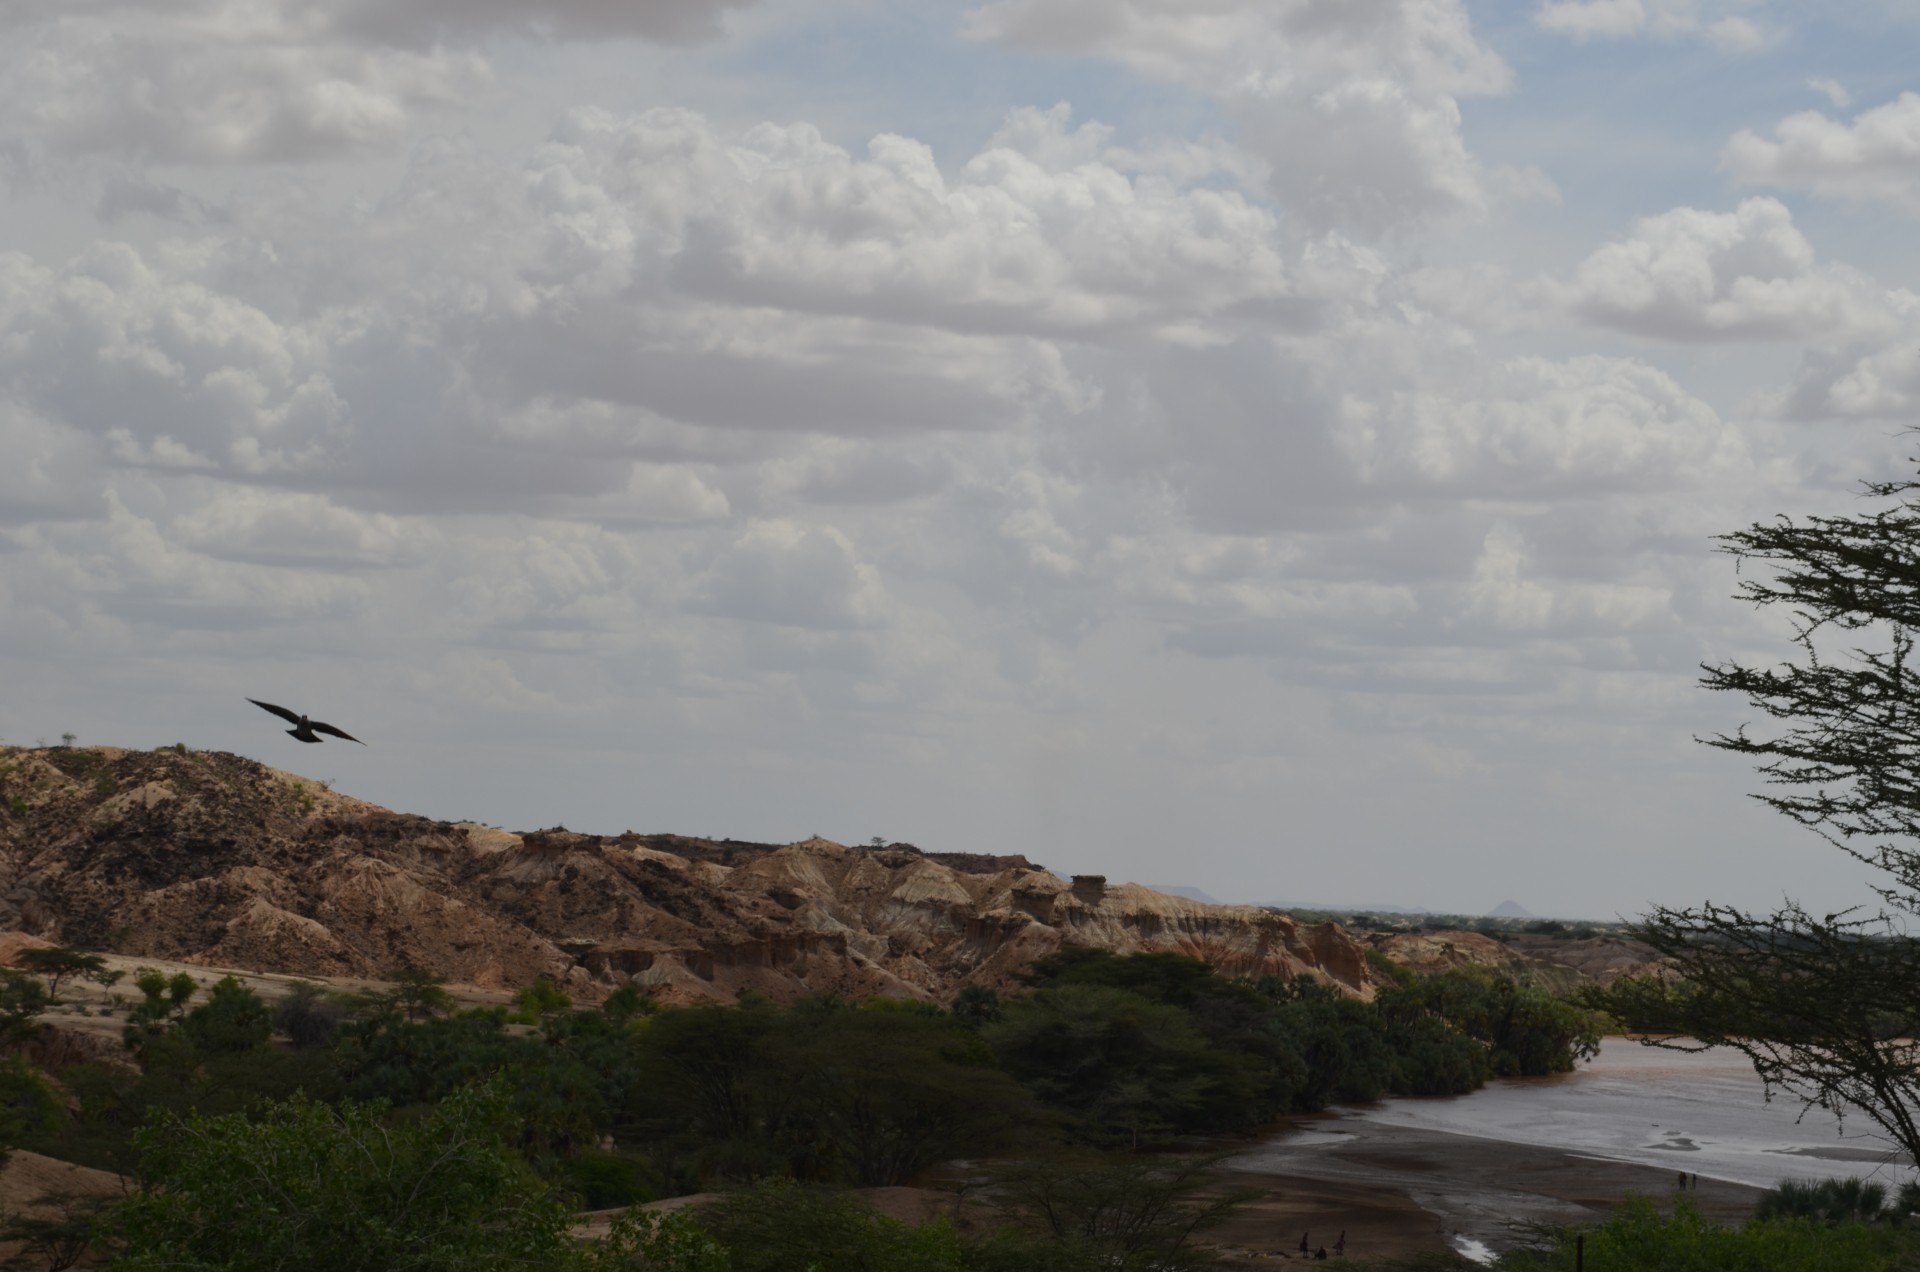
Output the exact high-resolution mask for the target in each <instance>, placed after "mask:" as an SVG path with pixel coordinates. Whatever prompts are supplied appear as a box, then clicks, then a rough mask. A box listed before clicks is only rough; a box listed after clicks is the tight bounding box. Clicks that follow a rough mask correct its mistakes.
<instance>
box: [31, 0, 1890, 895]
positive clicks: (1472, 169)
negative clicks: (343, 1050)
mask: <svg viewBox="0 0 1920 1272" xmlns="http://www.w3.org/2000/svg"><path fill="white" fill-rule="evenodd" d="M0 32H3V33H4V35H5V38H4V39H0V104H3V105H4V106H5V109H4V110H0V243H4V244H5V245H6V246H5V250H0V452H3V453H4V454H5V455H6V456H7V462H6V463H5V464H4V465H0V684H4V686H5V689H4V691H0V738H4V739H6V740H7V741H10V742H15V743H20V742H27V741H30V740H32V739H35V738H48V739H53V738H57V737H58V736H59V735H60V734H62V733H64V732H69V731H70V732H72V733H75V734H77V735H78V736H79V738H80V740H81V741H82V742H102V743H112V744H115V745H124V746H132V747H151V746H156V745H161V744H168V743H172V742H175V741H185V742H186V743H188V744H189V745H191V746H195V747H203V748H215V749H224V750H233V751H239V752H242V753H245V754H248V755H253V756H256V757H258V758H260V759H262V760H265V761H266V762H268V763H271V764H274V765H277V766H280V767H284V768H290V769H293V770H295V771H299V772H303V773H306V774H308V775H310V776H313V777H315V778H331V779H334V780H335V782H336V783H337V785H338V787H339V788H340V789H341V790H343V791H347V792H349V793H351V794H354V795H358V796H361V797H364V798H367V799H370V800H374V801H377V802H379V803H382V804H385V805H388V806H391V807H395V808H402V809H407V810H409V811H414V812H421V813H425V814H429V815H432V816H436V817H446V818H471V819H475V820H482V821H487V822H492V823H498V824H502V825H508V826H514V827H530V826H539V825H551V824H554V823H556V822H564V823H565V824H568V825H577V826H580V827H582V828H584V829H593V830H613V831H618V830H620V829H624V828H627V827H633V828H637V829H648V830H676V831H682V832H685V833H690V834H715V835H720V836H727V835H732V836H736V837H740V838H755V839H767V840H785V839H794V838H799V837H803V836H805V835H806V834H808V833H811V832H816V831H817V832H818V833H820V834H823V835H827V836H829V837H831V838H835V839H840V840H846V841H852V842H864V841H865V840H867V839H868V838H870V837H872V836H874V835H881V836H884V837H886V838H888V839H902V840H909V841H912V842H914V843H917V844H920V845H921V846H922V847H925V848H927V849H929V850H935V851H969V852H996V853H1025V854H1027V855H1029V856H1030V857H1032V858H1033V859H1034V860H1036V861H1042V862H1045V863H1046V864H1047V865H1049V866H1050V867H1052V868H1054V869H1057V870H1061V871H1064V872H1067V873H1073V872H1085V871H1097V872H1100V873H1104V874H1107V875H1109V876H1110V877H1115V878H1122V877H1128V876H1137V877H1155V878H1176V879H1180V880H1184V881H1186V882H1187V883H1188V884H1189V885H1190V886H1194V887H1198V888H1201V889H1204V890H1205V891H1207V892H1209V893H1212V894H1214V895H1216V896H1232V897H1275V896H1288V895H1293V896H1329V897H1338V896H1347V897H1366V896H1392V897H1399V898H1402V899H1403V900H1404V901H1405V902H1406V903H1407V904H1410V905H1415V906H1425V907H1428V908H1430V909H1433V910H1437V911H1450V912H1457V913H1475V912H1479V911H1481V910H1483V909H1484V908H1485V907H1487V906H1488V905H1491V904H1496V903H1498V902H1499V901H1500V900H1501V899H1503V898H1505V897H1508V896H1512V897H1517V898H1519V899H1521V900H1522V901H1523V902H1524V904H1525V905H1526V906H1527V907H1528V908H1529V909H1534V910H1537V911H1539V912H1540V913H1543V914H1565V913H1600V914H1621V913H1624V914H1634V913H1638V912H1640V911H1641V910H1643V909H1644V908H1645V907H1646V905H1647V903H1648V902H1649V901H1653V900H1662V901H1668V902H1678V903H1685V902H1692V901H1698V900H1701V899H1705V898H1709V897H1710V898H1712V899H1714V900H1716V901H1722V902H1733V903H1738V904H1742V905H1748V906H1760V907H1765V906H1771V905H1773V904H1775V903H1777V902H1778V901H1779V900H1780V899H1781V897H1782V896H1783V895H1792V896H1796V897H1798V898H1800V899H1802V900H1804V901H1805V902H1806V903H1807V904H1808V906H1809V907H1810V908H1813V909H1815V910H1817V911H1818V910H1824V909H1832V908H1837V907H1840V906H1844V905H1847V904H1851V903H1853V902H1855V901H1858V900H1860V899H1862V898H1863V897H1866V896H1867V895H1868V894H1867V892H1866V889H1865V887H1864V886H1863V878H1862V875H1861V874H1860V873H1858V872H1856V871H1855V870H1854V868H1853V867H1852V866H1850V865H1848V864H1847V863H1846V862H1845V861H1843V860H1842V859H1840V858H1839V857H1838V855H1837V854H1836V853H1834V852H1833V850H1831V849H1829V848H1826V847H1825V846H1823V845H1822V844H1821V843H1820V842H1819V841H1818V840H1817V839H1815V838H1814V837H1812V836H1810V835H1808V834H1806V833H1804V832H1801V831H1798V830H1796V829H1795V828H1793V827H1792V826H1789V825H1787V824H1785V823H1784V822H1781V821H1780V820H1779V819H1777V818H1775V817H1773V816H1772V815H1770V814H1769V813H1767V812H1766V810H1765V809H1763V808H1761V807H1759V806H1757V805H1755V804H1754V803H1753V802H1752V801H1751V800H1749V799H1747V798H1746V795H1747V793H1748V792H1750V791H1752V790H1753V789H1755V787H1756V785H1757V783H1756V779H1755V778H1754V776H1753V775H1752V774H1751V773H1750V772H1748V771H1747V770H1746V769H1745V768H1744V767H1743V766H1742V765H1740V764H1739V763H1738V762H1737V760H1735V759H1734V758H1733V757H1729V756H1726V755H1722V754H1717V753H1713V752H1710V751H1708V750H1707V749H1706V748H1703V747H1701V746H1699V745H1698V744H1697V743H1695V742H1694V741H1693V738H1694V737H1695V736H1696V735H1701V734H1710V733H1712V732H1715V731H1717V730H1723V729H1731V728H1734V727H1736V726H1738V725H1739V724H1740V723H1741V722H1743V721H1744V720H1746V719H1748V718H1749V713H1748V712H1747V711H1746V710H1745V709H1744V707H1743V706H1742V704H1740V703H1738V702H1734V701H1730V700H1726V699H1724V698H1714V697H1711V696H1709V695H1708V694H1706V693H1704V692H1703V691H1702V690H1700V689H1699V688H1698V687H1697V686H1696V684H1695V681H1696V678H1697V675H1698V665H1699V664H1700V663H1701V662H1703V661H1715V660H1720V659H1725V658H1739V659H1742V660H1748V661H1765V660H1769V659H1773V658H1777V657H1780V656H1783V655H1784V653H1785V652H1786V650H1785V646H1784V644H1783V639H1782V638H1783V634H1784V633H1783V629H1782V628H1781V627H1780V626H1779V625H1778V624H1775V623H1770V622H1762V621H1760V620H1759V619H1757V618H1756V617H1755V616H1754V615H1753V614H1751V613H1750V612H1748V611H1747V610H1746V609H1744V608H1743V607H1742V606H1740V605H1738V604H1736V603H1734V602H1733V601H1731V600H1730V599H1728V595H1729V593H1730V592H1731V591H1732V590H1733V588H1734V586H1735V578H1734V575H1733V572H1732V568H1731V563H1730V562H1729V561H1728V560H1727V559H1725V558H1724V557H1722V556H1719V555H1716V554H1715V552H1714V551H1713V546H1712V543H1711V539H1710V536H1712V535H1713V534H1715V533H1719V532H1724V531H1728V530H1732V529H1735V528H1737V527H1739V526H1741V525H1743V524H1745V523H1746V522H1748V521H1751V520H1754V519H1758V518H1764V517H1768V516H1772V515H1774V514H1777V513H1781V512H1792V513H1801V512H1835V511H1842V510H1845V509H1847V508H1849V507H1850V506H1851V501H1852V495H1851V493H1850V492H1851V491H1852V490H1853V489H1854V484H1855V483H1856V481H1857V480H1858V479H1861V478H1868V477H1880V478H1884V477H1888V476H1892V475H1897V474H1900V473H1903V472H1907V471H1910V469H1909V467H1908V465H1909V462H1910V461H1909V456H1910V455H1911V454H1912V453H1913V452H1914V450H1915V447H1914V445H1913V442H1912V438H1911V437H1910V436H1907V435H1906V433H1905V430H1906V429H1908V428H1910V427H1911V425H1912V423H1913V421H1914V419H1915V412H1914V406H1915V404H1916V400H1920V356H1917V355H1916V354H1915V350H1916V348H1920V241H1916V235H1915V234H1914V222H1915V217H1916V214H1920V158H1916V156H1920V84H1916V83H1915V73H1914V71H1913V69H1912V62H1913V58H1912V50H1913V49H1914V47H1916V43H1920V13H1916V12H1915V11H1913V10H1912V9H1911V8H1910V7H1902V6H1897V5H1892V4H1885V3H1879V2H1877V0H1876V2H1872V3H1865V4H1857V5H1849V6H1841V7H1838V8H1835V7H1833V6H1828V7H1824V8H1820V7H1811V6H1797V5H1787V4H1784V3H1780V2H1779V0H1644V3H1633V4H1619V3H1612V2H1611V0H1382V2H1381V3H1372V4H1364V5H1362V4H1350V5H1328V4H1324V3H1320V2H1319V0H1218V2H1217V3H1209V4H1204V5H1198V4H1193V3H1190V2H1187V0H1112V2H1111V3H1102V4H1086V3H1081V2H1080V0H955V2H953V3H934V4H929V5H915V6H899V5H891V6H889V5H878V4H873V3H869V2H867V0H825V2H824V3H822V2H820V0H814V2H812V3H804V4H803V3H799V2H798V0H633V2H632V3H625V4H620V5H610V4H606V3H603V2H602V0H511V2H509V3H492V4H457V3H451V2H448V0H418V2H417V3H410V4H400V5H388V6H378V5H369V4H366V3H364V2H363V0H304V2H303V3H300V4H297V5H296V4H295V3H293V0H259V2H258V3H253V4H249V5H245V6H239V7H234V6H230V5H226V4H223V3H218V2H217V0H180V2H179V3H175V4H169V5H154V4H151V3H146V2H145V0H98V2H95V3H88V4H84V5H63V4H56V3H54V2H53V0H28V2H27V3H24V4H15V5H11V6H8V7H7V9H6V13H5V16H4V17H0ZM248 697H253V698H260V699H264V700H267V701H270V702H277V703H283V704H285V705H288V706H290V707H292V708H293V709H295V710H297V711H302V712H308V713H311V714H313V715H314V716H316V717H317V718H321V719H325V720H328V721H331V722H333V723H335V724H337V725H339V726H340V727H342V728H344V729H347V730H348V731H350V732H352V733H353V734H354V735H355V736H357V737H360V738H363V739H365V740H366V741H367V742H368V744H369V745H368V747H367V748H366V749H365V750H364V751H363V750H361V749H360V748H358V747H353V746H351V744H333V743H329V744H326V745H325V746H323V747H302V746H300V745H299V744H297V743H295V742H294V741H293V740H292V739H290V738H287V737H286V736H284V735H283V734H282V733H281V732H280V731H279V729H278V727H277V726H276V723H275V722H274V721H273V720H272V719H270V718H267V717H265V716H263V715H262V713H261V712H259V711H258V710H257V709H256V708H254V707H252V706H250V705H248V704H247V703H246V702H245V700H244V699H246V698H248Z"/></svg>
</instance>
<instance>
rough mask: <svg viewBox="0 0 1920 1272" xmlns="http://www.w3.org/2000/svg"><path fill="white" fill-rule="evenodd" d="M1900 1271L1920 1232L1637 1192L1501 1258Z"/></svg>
mask: <svg viewBox="0 0 1920 1272" xmlns="http://www.w3.org/2000/svg"><path fill="white" fill-rule="evenodd" d="M1577 1264H1578V1265H1580V1266H1583V1267H1584V1269H1585V1272H1648V1270H1649V1269H1653V1268H1658V1269H1660V1272H1725V1270H1726V1269H1741V1268H1752V1269H1755V1270H1756V1272H1761V1270H1764V1272H1892V1270H1893V1269H1897V1268H1911V1267H1914V1266H1916V1265H1920V1234H1916V1233H1915V1232H1914V1231H1913V1230H1911V1229H1909V1228H1906V1227H1902V1226H1899V1225H1897V1224H1893V1223H1886V1222H1867V1221H1864V1220H1862V1219H1859V1218H1851V1219H1847V1220H1845V1221H1843V1222H1839V1223H1829V1222H1827V1221H1825V1220H1823V1219H1820V1218H1815V1217H1809V1216H1804V1215H1794V1216H1785V1217H1763V1218H1762V1217H1757V1218H1755V1219H1754V1220H1752V1221H1751V1222H1749V1223H1745V1224H1742V1225H1740V1226H1738V1227H1731V1226H1726V1225H1722V1224H1716V1223H1713V1222H1710V1221H1709V1220H1707V1219H1705V1218H1703V1217H1702V1216H1701V1214H1700V1211H1699V1210H1698V1209H1697V1208H1696V1207H1695V1206H1694V1205H1693V1203H1692V1202H1691V1201H1690V1200H1688V1199H1686V1198H1684V1197H1676V1198H1675V1199H1674V1202H1673V1204H1672V1206H1671V1207H1670V1208H1669V1209H1668V1210H1667V1211H1666V1212H1665V1213H1662V1211H1661V1210H1660V1208H1659V1207H1657V1206H1655V1205H1654V1203H1653V1202H1652V1201H1651V1200H1649V1199H1647V1198H1644V1197H1640V1198H1630V1199H1629V1200H1628V1201H1626V1202H1625V1203H1623V1204H1622V1205H1621V1206H1619V1207H1618V1208H1617V1209H1616V1210H1615V1211H1614V1214H1613V1216H1612V1218H1610V1219H1609V1220H1608V1221H1607V1222H1606V1223H1603V1224H1600V1225H1598V1226H1597V1227H1592V1228H1587V1229H1582V1230H1575V1229H1568V1230H1566V1231H1564V1232H1560V1233H1556V1234H1554V1236H1553V1238H1552V1239H1551V1241H1550V1242H1549V1243H1547V1244H1546V1245H1545V1246H1544V1248H1541V1249H1536V1250H1524V1251H1520V1252H1517V1253H1515V1254H1511V1255H1508V1256H1507V1257H1506V1258H1504V1259H1502V1260H1501V1261H1500V1265H1499V1266H1500V1267H1501V1268H1502V1269H1503V1270H1504V1272H1573V1269H1574V1268H1575V1267H1576V1265H1577Z"/></svg>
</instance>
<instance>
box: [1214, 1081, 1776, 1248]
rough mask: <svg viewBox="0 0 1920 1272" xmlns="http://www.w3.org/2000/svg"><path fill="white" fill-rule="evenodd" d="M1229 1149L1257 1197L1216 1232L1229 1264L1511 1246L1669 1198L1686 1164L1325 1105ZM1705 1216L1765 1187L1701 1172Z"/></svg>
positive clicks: (1233, 1169)
mask: <svg viewBox="0 0 1920 1272" xmlns="http://www.w3.org/2000/svg"><path fill="white" fill-rule="evenodd" d="M1298 1126H1299V1129H1298V1130H1297V1131H1296V1132H1294V1133H1292V1134H1284V1135H1281V1136H1279V1137H1276V1138H1275V1139H1273V1140H1271V1141H1269V1142H1267V1143H1265V1144H1262V1145H1260V1146H1259V1147H1258V1148H1255V1149H1252V1150H1250V1151H1249V1152H1247V1153H1244V1154H1241V1155H1240V1156H1238V1157H1235V1158H1233V1159H1231V1160H1230V1161H1229V1162H1228V1163H1227V1165H1228V1167H1229V1168H1230V1170H1229V1174H1228V1176H1227V1179H1226V1181H1225V1182H1226V1185H1227V1186H1229V1187H1233V1188H1243V1189H1246V1190H1248V1191H1251V1192H1257V1193H1258V1196H1257V1198H1256V1199H1255V1200H1253V1201H1251V1202H1250V1203H1248V1205H1247V1207H1246V1209H1245V1210H1243V1211H1242V1212H1241V1213H1240V1214H1239V1215H1238V1216H1236V1217H1235V1218H1234V1219H1233V1220H1232V1221H1231V1222H1229V1223H1228V1224H1227V1225H1225V1226H1224V1227H1222V1228H1219V1229H1216V1230H1215V1231H1214V1232H1212V1233H1210V1234H1208V1236H1209V1241H1210V1243H1211V1244H1215V1245H1217V1246H1219V1247H1220V1248H1221V1250H1222V1252H1223V1253H1224V1254H1226V1255H1228V1256H1229V1261H1228V1263H1227V1266H1229V1267H1260V1266H1263V1265H1265V1264H1269V1263H1273V1262H1278V1261H1281V1260H1283V1259H1287V1258H1292V1259H1297V1258H1298V1257H1299V1254H1298V1247H1299V1242H1300V1237H1301V1234H1302V1233H1303V1232H1304V1233H1307V1234H1309V1236H1310V1245H1311V1246H1312V1247H1318V1246H1320V1245H1322V1244H1325V1245H1331V1244H1332V1243H1333V1241H1334V1239H1335V1238H1336V1237H1337V1236H1338V1235H1339V1234H1340V1233H1341V1232H1343V1231H1344V1232H1345V1233H1346V1236H1347V1256H1348V1258H1349V1259H1393V1258H1404V1257H1407V1256H1409V1255H1414V1254H1419V1253H1423V1252H1427V1251H1433V1250H1442V1249H1454V1250H1459V1249H1462V1248H1464V1242H1477V1243H1479V1244H1481V1245H1483V1246H1485V1247H1487V1248H1488V1249H1491V1250H1494V1251H1501V1250H1508V1249H1512V1248H1513V1247H1514V1246H1516V1245H1518V1244H1520V1243H1521V1242H1522V1241H1524V1240H1525V1237H1526V1233H1527V1230H1528V1228H1529V1227H1530V1226H1531V1225H1536V1224H1567V1223H1590V1222H1597V1221H1599V1220H1601V1219H1604V1218H1605V1217H1606V1216H1607V1214H1608V1213H1609V1211H1610V1210H1611V1209H1612V1207H1613V1206H1614V1205H1615V1204H1616V1203H1618V1202H1619V1201H1620V1200H1621V1199H1622V1198H1624V1197H1626V1196H1627V1195H1628V1194H1629V1193H1641V1194H1645V1195H1647V1196H1651V1197H1654V1198H1656V1199H1661V1200H1664V1199H1665V1198H1667V1197H1669V1196H1671V1195H1672V1193H1673V1191H1674V1188H1675V1186H1676V1184H1677V1183H1678V1172H1677V1171H1668V1170H1662V1169H1657V1168H1654V1167H1650V1166H1639V1165H1633V1164H1629V1163H1623V1162H1615V1161H1607V1160H1603V1159H1600V1158H1596V1157H1592V1156H1587V1155H1583V1154H1580V1153H1576V1152H1568V1151H1564V1150H1559V1149H1552V1148H1540V1147H1534V1146H1529V1145H1521V1144H1511V1143H1504V1142H1501V1141H1498V1140H1490V1139H1478V1138H1474V1137H1472V1136H1465V1135H1451V1134H1447V1133H1444V1132H1438V1131H1430V1130H1422V1129H1416V1128H1411V1127H1405V1126H1393V1125H1386V1124H1382V1123H1379V1122H1372V1121H1366V1120H1362V1119H1359V1118H1354V1117H1349V1116H1341V1115H1339V1114H1329V1115H1326V1116H1324V1117H1318V1118H1309V1119H1304V1120H1302V1121H1301V1122H1300V1123H1299V1124H1298ZM1691 1195H1692V1196H1693V1197H1694V1198H1695V1199H1696V1200H1697V1201H1698V1202H1699V1204H1700V1206H1701V1209H1702V1210H1704V1211H1705V1212H1706V1213H1707V1214H1708V1215H1710V1216H1712V1217H1714V1218H1717V1219H1720V1220H1722V1221H1723V1222H1738V1221H1739V1220H1742V1219H1745V1218H1746V1217H1747V1216H1748V1215H1749V1214H1751V1213H1752V1210H1753V1206H1754V1203H1755V1201H1756V1200H1757V1199H1758V1198H1759V1196H1760V1190H1759V1189H1757V1188H1752V1187H1748V1186H1746V1185H1743V1184H1734V1183H1726V1182H1723V1181H1718V1180H1713V1179H1702V1180H1700V1183H1699V1188H1698V1190H1697V1192H1695V1193H1693V1194H1691Z"/></svg>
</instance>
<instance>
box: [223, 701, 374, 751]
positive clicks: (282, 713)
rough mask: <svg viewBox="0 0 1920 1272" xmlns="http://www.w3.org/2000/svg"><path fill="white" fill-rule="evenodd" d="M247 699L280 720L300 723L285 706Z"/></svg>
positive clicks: (298, 718) (297, 717)
mask: <svg viewBox="0 0 1920 1272" xmlns="http://www.w3.org/2000/svg"><path fill="white" fill-rule="evenodd" d="M247 701H248V702H251V703H252V704H253V705H254V706H256V707H259V708H260V709H261V710H262V711H271V712H273V714H275V715H277V716H279V717H280V718H281V719H282V720H285V721H286V722H287V723H288V724H299V723H300V717H299V716H297V715H295V714H294V713H293V712H291V711H289V710H287V709H286V708H285V707H276V706H274V705H273V704H272V703H271V702H262V701H260V699H258V698H248V699H247ZM358 740H359V739H357V738H356V739H355V741H358ZM362 745H365V744H364V743H362Z"/></svg>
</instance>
